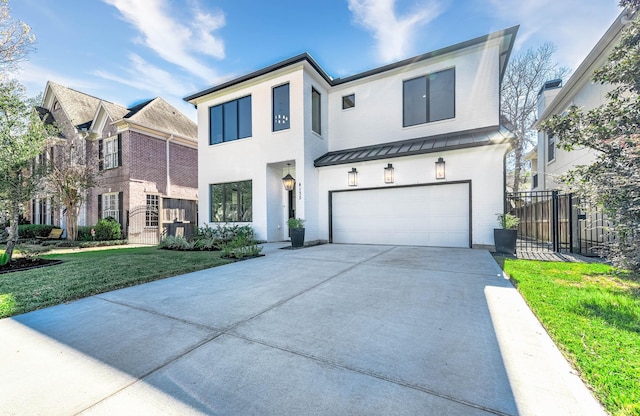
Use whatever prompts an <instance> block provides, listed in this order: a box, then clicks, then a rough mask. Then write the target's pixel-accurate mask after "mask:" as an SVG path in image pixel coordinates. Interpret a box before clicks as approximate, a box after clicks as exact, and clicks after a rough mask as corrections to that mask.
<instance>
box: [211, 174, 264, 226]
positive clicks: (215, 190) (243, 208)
mask: <svg viewBox="0 0 640 416" xmlns="http://www.w3.org/2000/svg"><path fill="white" fill-rule="evenodd" d="M251 189H252V186H251V181H242V182H229V183H219V184H212V185H209V201H210V204H211V207H210V214H209V221H211V222H251V221H253V215H252V208H251V200H252V198H251Z"/></svg>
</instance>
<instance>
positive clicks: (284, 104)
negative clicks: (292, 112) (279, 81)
mask: <svg viewBox="0 0 640 416" xmlns="http://www.w3.org/2000/svg"><path fill="white" fill-rule="evenodd" d="M289 121H290V120H289V84H284V85H280V86H279V87H275V88H274V89H273V131H279V130H286V129H288V128H289V126H290V124H289Z"/></svg>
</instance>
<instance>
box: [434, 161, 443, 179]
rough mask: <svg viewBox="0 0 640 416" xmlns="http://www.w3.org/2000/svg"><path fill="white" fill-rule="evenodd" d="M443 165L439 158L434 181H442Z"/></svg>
mask: <svg viewBox="0 0 640 416" xmlns="http://www.w3.org/2000/svg"><path fill="white" fill-rule="evenodd" d="M444 164H445V161H444V159H442V158H441V157H439V158H438V161H437V162H436V179H444Z"/></svg>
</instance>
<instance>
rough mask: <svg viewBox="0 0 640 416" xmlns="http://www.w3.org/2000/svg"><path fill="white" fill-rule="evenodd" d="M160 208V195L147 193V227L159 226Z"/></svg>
mask: <svg viewBox="0 0 640 416" xmlns="http://www.w3.org/2000/svg"><path fill="white" fill-rule="evenodd" d="M159 208H160V200H159V198H158V195H147V211H146V215H145V224H144V225H145V227H157V226H158V210H159Z"/></svg>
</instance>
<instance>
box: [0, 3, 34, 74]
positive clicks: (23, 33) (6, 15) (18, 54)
mask: <svg viewBox="0 0 640 416" xmlns="http://www.w3.org/2000/svg"><path fill="white" fill-rule="evenodd" d="M35 41H36V36H35V35H34V34H33V33H31V28H30V27H29V25H27V24H26V23H24V22H20V21H16V20H13V18H12V17H11V9H10V8H9V0H0V73H2V74H5V73H6V72H8V71H9V70H12V69H15V67H16V64H17V63H18V62H21V61H23V60H25V59H26V58H27V55H28V54H29V52H31V51H32V50H33V48H34V46H33V45H34V43H35Z"/></svg>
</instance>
